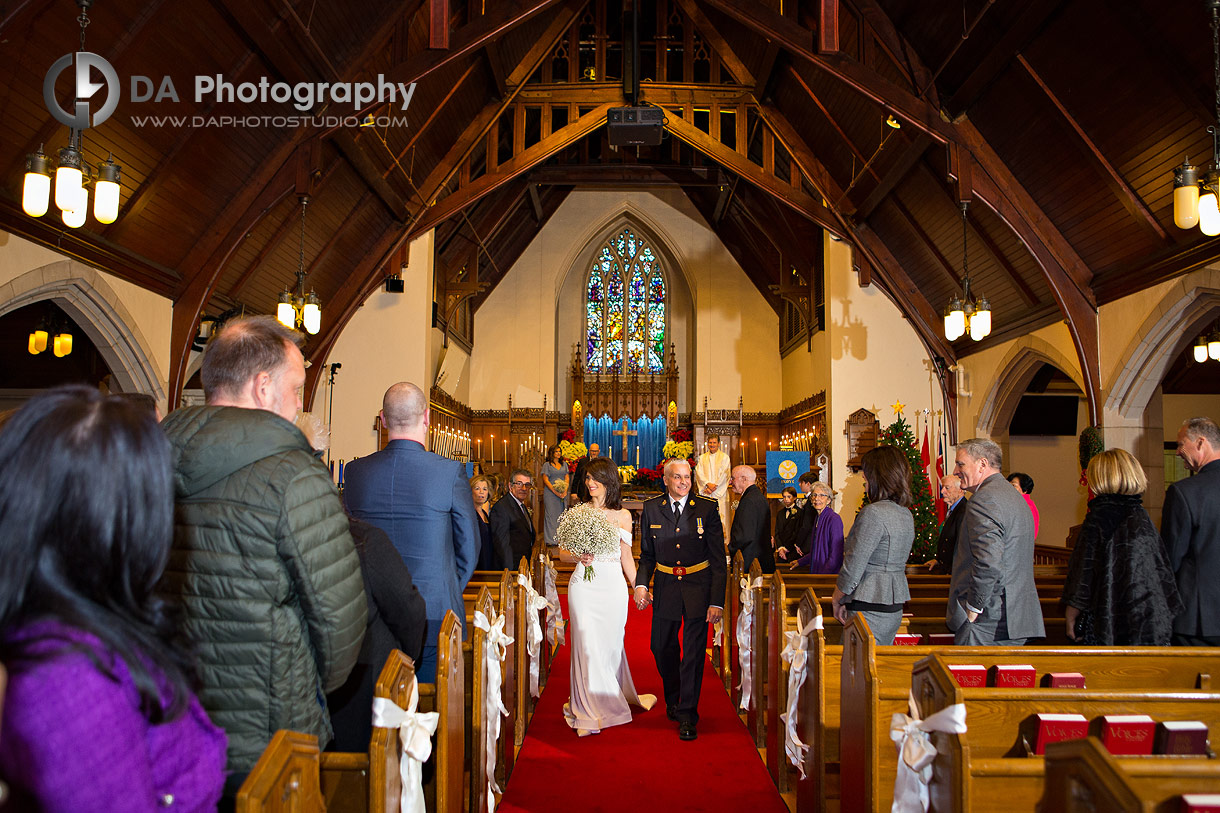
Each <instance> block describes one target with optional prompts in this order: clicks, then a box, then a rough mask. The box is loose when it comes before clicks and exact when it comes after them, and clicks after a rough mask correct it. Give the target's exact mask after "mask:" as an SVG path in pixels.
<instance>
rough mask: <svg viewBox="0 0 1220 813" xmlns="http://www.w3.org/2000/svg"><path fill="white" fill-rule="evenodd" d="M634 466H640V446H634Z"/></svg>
mask: <svg viewBox="0 0 1220 813" xmlns="http://www.w3.org/2000/svg"><path fill="white" fill-rule="evenodd" d="M635 467H636V468H637V469H638V468H639V467H640V447H639V446H636V447H635Z"/></svg>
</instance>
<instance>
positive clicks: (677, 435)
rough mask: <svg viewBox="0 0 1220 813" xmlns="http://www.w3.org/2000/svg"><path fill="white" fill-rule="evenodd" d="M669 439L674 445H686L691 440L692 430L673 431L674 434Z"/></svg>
mask: <svg viewBox="0 0 1220 813" xmlns="http://www.w3.org/2000/svg"><path fill="white" fill-rule="evenodd" d="M669 439H670V440H672V441H673V442H674V443H686V442H687V441H688V440H690V439H691V434H690V430H689V429H675V430H674V431H673V434H672V435H670V436H669Z"/></svg>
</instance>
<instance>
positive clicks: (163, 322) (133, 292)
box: [0, 231, 173, 409]
mask: <svg viewBox="0 0 1220 813" xmlns="http://www.w3.org/2000/svg"><path fill="white" fill-rule="evenodd" d="M65 261H66V262H68V264H69V265H68V268H67V269H65V267H64V266H63V265H62V264H63V263H64V262H65ZM46 266H59V267H58V268H57V269H56V270H55V271H54V272H51V271H47V272H45V273H44V274H43V277H42V280H41V282H51V281H52V279H51V275H53V274H54V275H58V276H57V277H56V278H57V279H62V278H65V277H67V276H68V275H70V274H72V273H73V272H72V271H71V270H70V269H75V268H79V269H80V272H81V273H82V274H85V273H95V274H97V275H99V276H100V278H101V279H102V280H103V281H104V282H105V284H106V285H107V286H108V287H109V288H110V289H111V291H113V293H114V296H115V298H116V300H117V302H108V305H109V306H110V307H111V308H113V307H114V306H115V305H120V306H121V307H122V309H123V310H125V311H126V313H127V316H128V318H129V319H130V320H131V321H132V322H134V324H132V325H128V328H129V329H131V330H132V332H133V333H135V334H137V335H138V336H139V337H140V345H141V350H142V351H143V353H144V354H145V355H146V356H147V357H148V358H149V360H150V361H151V363H152V366H153V368H154V374H155V376H156V377H157V380H158V382H159V384H160V387H161V392H162V393H164V392H165V391H166V390H167V388H168V378H169V375H168V370H169V357H170V323H171V322H172V320H173V302H172V301H171V300H170V299H168V298H167V297H164V296H161V295H159V294H155V293H153V292H151V291H148V290H145V289H144V288H141V287H139V286H138V285H133V284H132V283H130V282H127V281H126V280H122V279H119V278H118V277H116V276H114V275H112V274H107V273H106V272H104V271H100V270H98V269H96V268H93V267H92V266H88V265H85V264H84V263H81V262H79V261H78V260H74V259H72V258H70V257H68V256H67V255H65V254H61V253H59V252H57V251H53V250H51V249H49V248H45V247H43V246H40V245H38V244H37V243H32V242H30V241H29V240H26V239H24V238H22V237H18V236H17V235H14V234H10V233H8V232H4V231H0V304H3V303H4V302H7V301H9V299H11V298H12V296H13V295H14V287H15V286H14V285H13V283H14V281H15V280H18V279H19V278H21V277H23V276H24V275H26V274H28V273H30V272H32V271H36V270H38V269H42V268H44V267H46ZM27 282H39V280H27ZM17 293H20V291H18V292H17ZM150 394H153V395H157V394H156V393H150ZM161 407H162V409H164V408H165V403H164V399H163V398H162V403H161Z"/></svg>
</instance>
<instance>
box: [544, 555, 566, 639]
mask: <svg viewBox="0 0 1220 813" xmlns="http://www.w3.org/2000/svg"><path fill="white" fill-rule="evenodd" d="M538 561H539V562H540V563H541V565H542V567H543V578H542V590H543V592H545V593H546V604H547V607H546V639H547V640H548V641H550V643H551V647H552V648H554V647H558V646H559V645H560V644H562V643H565V641H564V637H563V630H564V623H563V605H561V604H560V603H559V588H557V587H556V586H555V580H556V579H557V578H558V575H559V574H558V573H556V571H555V565H554V564H553V563H552V562H551V560H550V558H549V557H548V556H547V555H546V554H545V553H540V554H538Z"/></svg>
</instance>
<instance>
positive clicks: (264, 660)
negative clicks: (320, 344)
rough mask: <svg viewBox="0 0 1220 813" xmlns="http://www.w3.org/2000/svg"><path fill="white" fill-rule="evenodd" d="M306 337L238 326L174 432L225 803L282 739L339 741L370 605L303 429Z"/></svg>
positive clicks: (208, 354) (176, 551) (174, 571)
mask: <svg viewBox="0 0 1220 813" xmlns="http://www.w3.org/2000/svg"><path fill="white" fill-rule="evenodd" d="M299 338H300V334H298V333H296V332H295V331H291V330H288V329H286V328H284V327H283V326H282V325H280V324H279V323H278V322H276V321H275V320H274V319H272V318H271V317H266V316H258V317H251V318H247V319H240V320H236V321H234V322H230V323H229V324H227V325H225V326H224V328H223V329H222V330H221V331H220V332H219V333H217V334H216V335H215V336H213V338H212V340H211V342H210V343H209V344H208V347H207V350H206V351H205V353H204V360H203V371H202V374H203V387H204V394H205V396H206V398H207V403H208V405H207V406H203V407H188V408H183V409H179V410H176V411H174V412H173V413H172V414H170V415H169V417H167V418H166V419H165V421H164V422H163V424H162V425H163V426H164V428H165V431H166V434H167V435H168V436H169V439H170V443H171V444H172V447H173V453H174V470H175V488H176V499H177V511H176V517H175V526H176V527H175V533H174V547H173V550H172V552H171V554H170V560H169V566H168V567H167V568H166V571H165V580H164V584H163V588H162V589H163V590H164V591H165V593H166V594H167V596H168V597H169V598H170V599H171V600H173V601H175V602H177V603H178V604H180V606H181V608H182V611H183V616H184V620H183V626H184V631H185V633H186V635H187V637H188V638H189V640H190V642H191V644H192V645H193V646H194V649H195V652H196V654H197V657H198V662H199V673H200V679H201V681H202V684H203V685H202V688H201V690H200V692H199V699H200V700H201V701H202V703H203V705H204V708H206V709H207V711H208V714H210V715H211V717H212V721H213V722H215V723H216V724H217V725H219V726H221V727H223V728H224V729H225V732H226V733H227V734H228V737H229V756H228V770H229V772H230V773H229V777H228V781H227V782H226V784H225V795H226V796H232V795H233V794H235V793H236V791H237V788H238V787H239V786H240V784H241V782H242V780H243V779H244V778H245V776H246V774H247V773H249V771H250V769H251V768H252V767H253V766H254V763H255V762H256V761H257V760H258V757H259V755H260V754H261V753H262V751H263V749H264V748H265V747H266V745H267V743H269V742H270V741H271V737H272V735H273V734H274V733H275V732H276V731H277V730H278V729H281V728H287V729H292V730H294V731H303V732H305V733H308V734H314V735H316V736H317V738H318V743H319V745H320V746H321V747H325V746H326V744H327V743H328V742H329V741H330V739H331V737H332V731H331V725H330V716H329V714H328V712H327V709H326V701H325V695H326V693H327V692H330V691H333V690H335V689H337V688H338V687H339V686H341V685H342V684H343V682H344V680H345V679H346V678H347V675H348V673H349V672H350V671H351V669H352V666H353V665H354V664H355V662H356V657H357V655H358V654H359V650H360V642H361V639H362V637H363V634H364V627H365V621H366V614H367V607H366V603H365V597H364V586H363V583H362V581H361V577H360V561H359V559H358V558H357V556H356V551H355V548H354V547H353V546H352V539H351V534H350V531H349V525H348V520H347V516H346V514H344V512H343V507H342V505H341V504H340V502H339V496H338V493H337V492H336V491H335V488H334V486H333V485H332V484H331V480H330V476H329V474H328V472H327V470H326V468H325V466H323V465H322V463H321V462H320V461H318V460H317V459H316V458H315V457H314V456H313V454H312V450H311V449H310V446H309V443H308V442H307V441H306V440H305V437H304V436H303V435H302V434H301V433H300V431H299V430H298V429H297V428H296V427H295V426H293V424H292V423H291V421H292V418H293V417H294V416H295V414H296V412H297V411H298V410H299V409H300V405H301V388H302V387H303V386H304V384H305V365H304V360H303V358H302V356H301V351H300V350H299V349H298V348H297V344H296V343H297V341H298V340H299Z"/></svg>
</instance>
